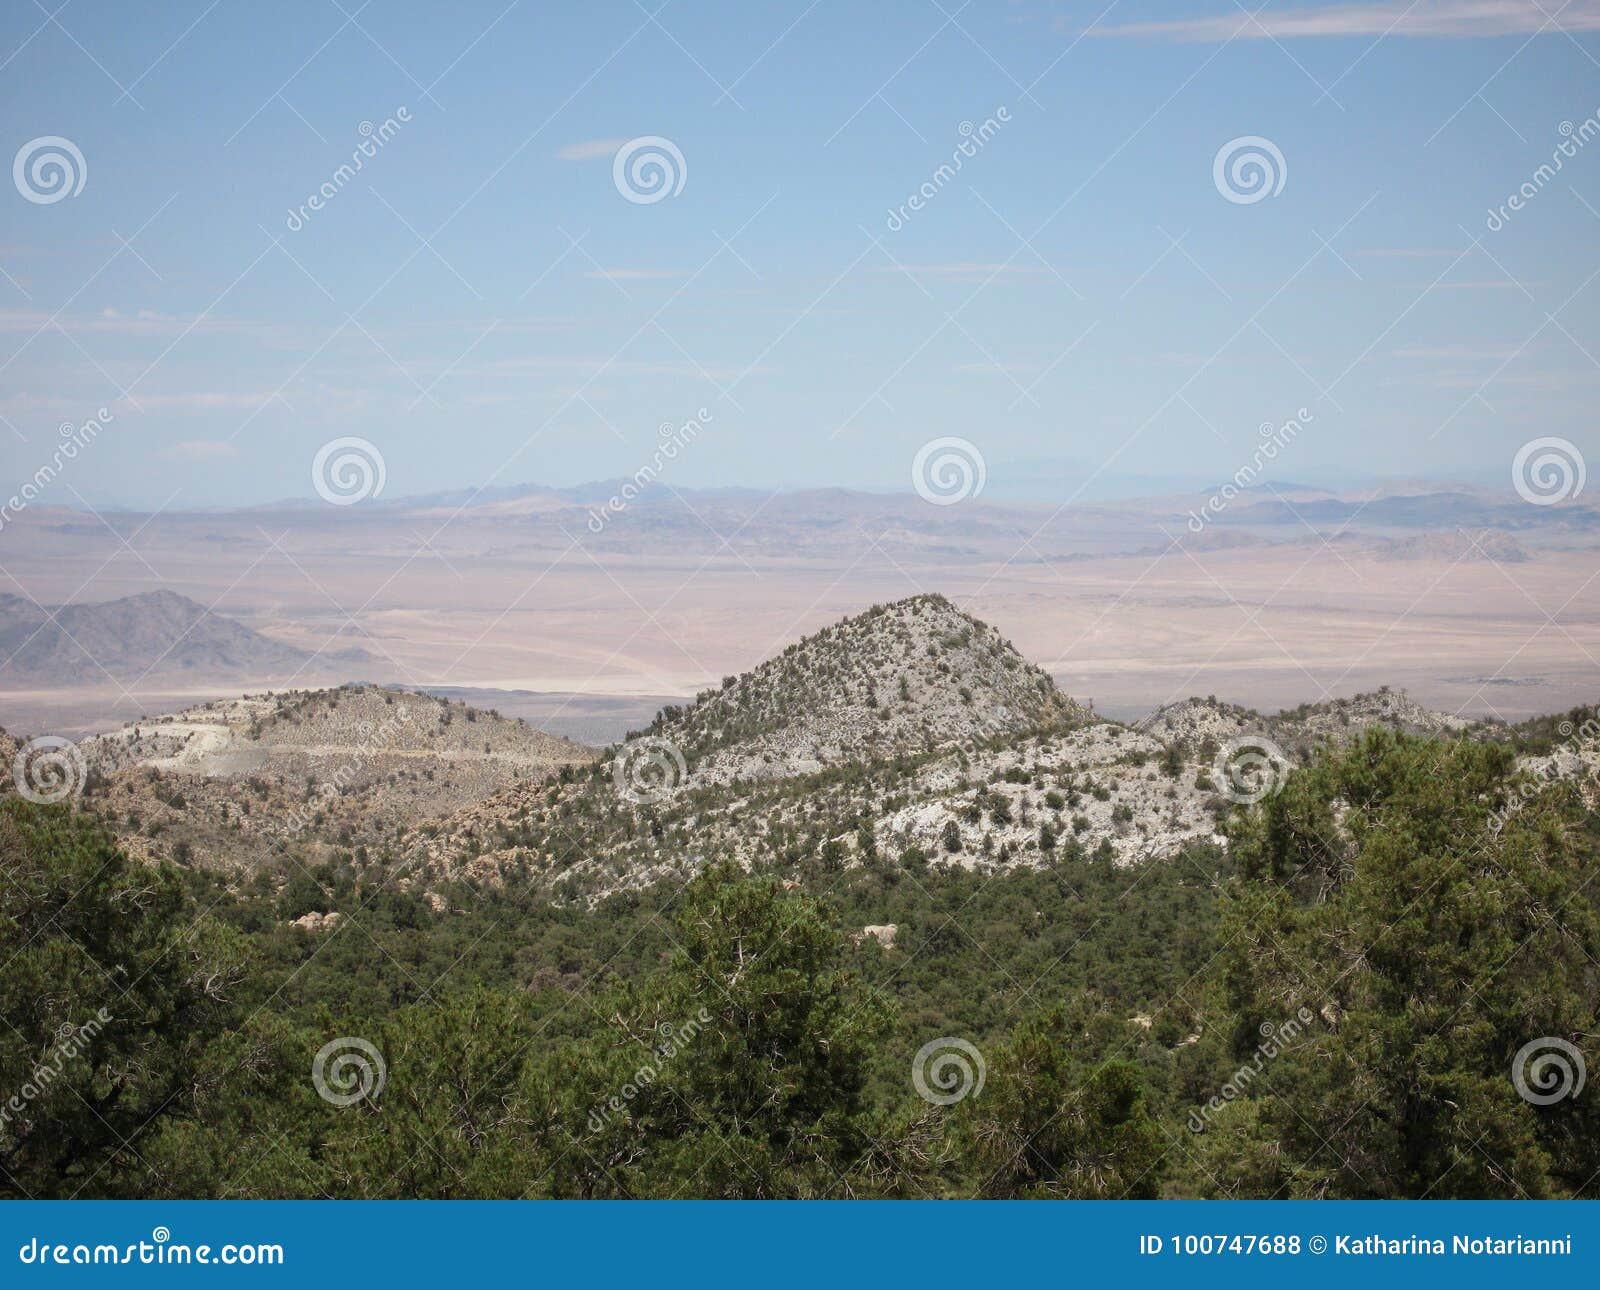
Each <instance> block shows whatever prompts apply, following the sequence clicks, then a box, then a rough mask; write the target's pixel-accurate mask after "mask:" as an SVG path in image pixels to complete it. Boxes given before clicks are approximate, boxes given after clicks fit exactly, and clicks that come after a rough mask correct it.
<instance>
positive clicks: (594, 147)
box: [556, 139, 628, 161]
mask: <svg viewBox="0 0 1600 1290" xmlns="http://www.w3.org/2000/svg"><path fill="white" fill-rule="evenodd" d="M627 142H628V141H627V140H626V139H583V140H581V141H580V142H578V143H569V144H568V145H567V146H566V147H565V148H561V149H558V150H557V152H556V156H558V157H560V158H561V160H562V161H598V160H599V159H600V158H602V157H614V156H616V155H617V149H618V148H620V147H622V145H623V144H625V143H627Z"/></svg>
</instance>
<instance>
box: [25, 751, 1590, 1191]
mask: <svg viewBox="0 0 1600 1290" xmlns="http://www.w3.org/2000/svg"><path fill="white" fill-rule="evenodd" d="M1514 762H1515V752H1514V750H1513V749H1512V748H1509V747H1506V746H1501V745H1496V744H1492V743H1486V742H1475V741H1472V740H1467V739H1462V740H1458V741H1454V742H1445V741H1438V740H1428V739H1414V738H1408V737H1406V736H1403V735H1400V734H1396V733H1393V732H1390V731H1386V730H1376V731H1372V732H1369V733H1368V734H1367V735H1365V736H1364V737H1363V738H1362V739H1361V740H1360V741H1359V742H1357V743H1355V744H1354V745H1352V746H1351V747H1349V748H1347V749H1345V750H1343V751H1338V752H1334V751H1324V752H1323V753H1321V754H1320V755H1319V756H1318V757H1317V758H1315V759H1314V760H1313V762H1312V763H1311V764H1310V765H1308V766H1305V767H1302V768H1299V769H1296V770H1295V771H1294V772H1293V773H1292V774H1291V775H1290V776H1289V778H1288V780H1287V782H1286V784H1285V785H1284V787H1283V788H1282V789H1281V791H1279V792H1277V793H1276V794H1275V795H1273V796H1271V797H1269V798H1267V799H1266V800H1265V801H1263V802H1262V803H1260V804H1259V805H1257V806H1255V807H1252V808H1250V809H1248V810H1245V809H1240V810H1238V811H1237V812H1236V813H1235V814H1234V815H1233V816H1232V817H1231V818H1230V819H1229V820H1228V821H1227V822H1226V824H1225V826H1224V827H1225V829H1226V831H1227V834H1228V838H1229V845H1228V846H1227V847H1226V848H1222V847H1206V848H1198V849H1190V850H1189V851H1187V852H1186V853H1184V854H1181V855H1177V856H1173V857H1168V858H1164V859H1160V860H1152V861H1150V862H1147V863H1145V864H1143V865H1139V866H1133V867H1114V866H1113V865H1112V864H1111V863H1110V861H1109V860H1108V859H1107V858H1106V857H1105V856H1104V855H1099V856H1096V855H1094V854H1086V853H1085V851H1084V850H1083V849H1082V848H1080V847H1079V846H1077V845H1076V844H1075V843H1074V842H1073V841H1072V839H1071V838H1070V837H1064V838H1062V839H1061V840H1060V841H1059V843H1057V842H1056V841H1055V839H1052V847H1051V849H1050V851H1049V859H1048V863H1047V864H1046V865H1045V866H1044V867H1041V868H1037V869H1033V868H1030V869H1016V870H1011V871H1008V872H1004V873H999V874H995V875H991V876H980V875H975V874H972V873H969V872H965V871H963V870H961V869H958V868H955V867H953V866H951V865H949V864H948V863H946V859H947V858H945V857H940V856H930V855H924V854H921V853H920V852H917V851H916V850H915V849H913V850H912V851H911V852H908V853H906V854H904V855H886V854H881V853H879V852H878V850H877V848H876V847H871V846H869V847H866V848H864V853H865V854H866V856H867V859H866V862H865V863H863V864H849V865H845V864H842V863H840V861H839V858H838V855H837V854H836V853H833V852H830V851H829V849H828V848H821V849H819V851H818V853H817V854H816V855H815V856H814V857H807V858H805V859H803V860H802V861H801V862H800V863H798V864H796V865H786V866H785V867H784V868H783V869H782V871H777V870H774V871H772V872H762V871H757V872H754V873H747V872H744V871H742V870H739V869H736V868H734V867H732V866H722V867H714V868H712V869H710V870H708V871H706V872H705V873H703V874H702V875H700V876H699V877H697V878H695V879H693V880H692V881H689V882H687V883H679V884H665V883H664V884H661V885H658V886H656V887H653V888H650V889H648V890H646V891H645V892H643V893H636V894H631V895H625V896H614V897H611V898H610V899H608V900H606V901H604V902H603V903H600V904H598V905H595V906H593V907H589V906H585V905H580V904H573V905H555V904H550V903H545V902H535V901H533V900H532V899H531V898H529V897H526V896H523V895H521V894H519V892H518V891H517V890H515V889H514V888H506V887H496V886H480V887H475V886H470V885H466V884H461V885H458V886H456V887H453V888H449V889H448V890H447V892H446V900H445V907H444V908H443V909H440V908H437V907H436V903H430V902H429V901H426V900H424V899H423V897H422V895H421V894H419V893H418V892H414V891H411V890H408V889H407V884H406V883H405V881H404V875H400V876H398V877H397V876H396V875H394V874H392V873H386V872H384V871H382V870H381V868H380V867H378V866H376V865H366V866H364V865H362V864H361V863H360V861H359V859H358V857H356V856H354V855H351V856H348V857H347V858H346V859H345V861H344V862H343V863H341V864H338V865H326V866H322V867H320V868H318V869H316V870H315V871H304V870H301V871H297V872H295V873H293V875H292V876H291V878H290V880H289V881H288V882H287V883H285V882H284V881H283V880H282V876H281V875H270V874H265V873H261V874H255V875H246V876H241V875H239V874H231V875H222V874H218V873H216V872H213V871H210V870H208V869H206V868H205V867H204V866H203V865H200V864H196V865H195V866H192V867H186V868H182V869H179V868H176V867H172V866H161V867H157V866H151V865H144V864H136V863H133V862H132V861H130V860H128V859H127V858H125V857H124V856H123V855H122V854H120V853H119V852H118V850H117V849H116V847H115V845H114V844H113V843H112V841H111V840H110V839H109V838H108V836H107V835H106V834H105V833H104V832H103V831H102V830H101V829H100V827H99V826H98V825H97V824H96V822H95V820H94V819H93V817H92V815H91V814H89V813H87V812H84V811H78V810H73V809H71V808H69V807H66V806H37V805H33V804H30V803H28V802H25V801H22V800H20V799H8V800H7V801H6V802H5V803H4V804H3V805H0V964H3V967H0V1019H3V1021H4V1023H5V1024H4V1027H3V1028H0V1098H4V1099H7V1100H5V1101H4V1102H3V1103H0V1193H3V1194H5V1195H7V1196H12V1197H17V1196H31V1197H144V1196H156V1197H212V1196H221V1197H321V1196H331V1197H478V1196H485V1197H489V1196H492V1197H558V1198H559V1197H673V1196H676V1197H692V1196H708V1197H920V1196H947V1197H956V1196H979V1197H1043V1198H1050V1197H1055V1198H1099V1197H1164V1196H1202V1197H1220V1196H1252V1197H1275V1196H1276V1197H1291V1196H1292V1197H1421V1196H1427V1197H1487V1196H1510V1197H1523V1196H1526V1197H1547V1196H1594V1195H1595V1194H1596V1193H1597V1191H1600V1096H1597V1095H1596V1094H1597V1092H1600V1090H1597V1089H1595V1088H1592V1087H1591V1088H1589V1089H1587V1090H1584V1089H1583V1088H1582V1087H1581V1084H1582V1080H1581V1076H1580V1072H1582V1070H1583V1069H1584V1060H1585V1059H1587V1060H1588V1063H1589V1064H1590V1065H1592V1064H1593V1061H1594V1059H1595V1058H1596V1056H1597V1055H1600V1043H1597V1034H1600V1023H1597V1019H1596V1018H1597V1009H1600V883H1596V882H1595V881H1594V879H1595V878H1596V877H1597V876H1600V867H1597V865H1600V826H1597V821H1596V817H1595V815H1594V813H1593V812H1592V811H1591V810H1589V809H1588V808H1587V807H1586V805H1585V803H1584V801H1583V798H1582V795H1581V793H1580V792H1579V790H1578V788H1577V787H1576V786H1575V785H1573V784H1571V783H1562V782H1556V783H1550V784H1544V783H1540V784H1538V785H1536V786H1530V785H1529V784H1528V783H1527V782H1526V779H1525V778H1519V777H1518V776H1517V774H1516V773H1515V771H1514ZM841 827H848V825H847V824H845V823H843V822H842V823H841ZM308 912H318V913H330V912H333V913H338V914H339V915H340V918H339V919H338V920H337V921H336V922H335V923H334V925H333V926H332V928H331V929H327V928H324V929H322V930H319V931H307V930H305V929H303V928H301V927H298V926H294V925H291V923H290V921H289V920H291V919H295V918H298V917H300V916H302V915H304V914H306V913H308ZM891 924H892V925H893V931H892V933H891V932H890V931H888V930H887V929H888V927H889V925H891ZM867 929H872V930H867ZM885 942H888V943H887V944H886V943H885ZM1541 1040H1545V1041H1550V1040H1557V1041H1560V1043H1559V1044H1558V1045H1556V1046H1555V1048H1554V1050H1553V1052H1554V1056H1553V1057H1551V1056H1550V1055H1549V1053H1548V1052H1546V1053H1544V1054H1543V1055H1539V1054H1535V1055H1534V1056H1533V1057H1532V1058H1531V1059H1528V1058H1526V1057H1525V1056H1524V1055H1525V1054H1526V1053H1527V1051H1528V1046H1529V1045H1530V1044H1532V1043H1533V1042H1534V1041H1541ZM1562 1045H1565V1047H1562ZM1569 1054H1576V1058H1577V1060H1576V1067H1575V1068H1573V1066H1572V1059H1571V1057H1570V1056H1569ZM1530 1061H1531V1064H1530ZM1519 1062H1520V1063H1522V1065H1520V1066H1519ZM1563 1062H1566V1063H1567V1065H1566V1066H1563V1065H1562V1063H1563ZM1563 1080H1564V1082H1563ZM1575 1085H1576V1091H1574V1086H1575Z"/></svg>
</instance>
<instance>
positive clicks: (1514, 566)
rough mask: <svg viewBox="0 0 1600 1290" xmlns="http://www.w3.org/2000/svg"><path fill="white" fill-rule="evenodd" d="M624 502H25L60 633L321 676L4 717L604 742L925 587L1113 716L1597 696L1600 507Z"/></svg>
mask: <svg viewBox="0 0 1600 1290" xmlns="http://www.w3.org/2000/svg"><path fill="white" fill-rule="evenodd" d="M607 491H608V490H607V489H604V488H598V487H597V488H593V489H589V490H565V491H555V490H544V489H536V488H528V489H518V490H510V495H509V496H506V495H501V496H497V497H495V498H493V499H489V498H487V497H481V498H474V497H472V496H471V495H470V494H464V495H462V496H460V497H446V498H431V499H411V500H405V501H398V502H381V501H380V502H375V503H369V504H365V505H362V506H358V507H350V508H339V507H331V506H320V505H306V504H286V505H284V506H280V507H267V508H258V509H251V510H241V511H229V512H178V511H168V512H164V513H160V514H157V515H153V516H152V515H141V514H125V513H116V514H106V515H104V516H97V515H92V514H84V513H79V512H75V511H66V510H62V509H48V508H35V509H33V510H31V511H29V512H27V513H25V514H24V515H22V516H20V517H19V518H18V520H17V521H16V522H15V523H13V524H12V525H10V526H8V531H7V535H6V557H7V558H6V562H5V563H6V575H7V583H8V585H7V586H6V587H5V588H4V590H5V591H7V592H8V593H10V594H12V595H14V596H17V597H20V598H22V599H24V600H26V601H29V602H32V604H34V605H37V606H43V607H46V608H47V609H51V610H52V612H53V607H54V606H59V605H86V604H90V603H93V602H100V601H110V600H114V599H117V598H120V597H125V596H130V595H136V594H139V593H144V592H151V591H157V590H163V591H172V592H177V593H179V594H181V595H183V596H186V597H189V598H191V599H192V600H194V601H196V602H198V603H199V604H200V605H201V606H204V607H206V608H207V609H209V610H210V611H211V612H212V613H213V614H215V615H218V616H222V617H225V618H227V619H231V620H234V621H236V622H238V623H240V624H242V625H244V626H246V627H248V628H251V629H254V630H255V631H257V632H260V633H261V634H262V635H264V636H265V637H267V638H269V639H270V640H272V641H276V642H282V643H284V644H286V645H290V646H294V647H297V648H298V649H299V650H302V651H305V653H306V655H307V656H308V657H305V658H304V659H303V660H302V661H301V662H300V663H297V664H296V665H295V666H294V667H293V668H286V667H284V666H275V667H273V668H271V669H267V670H264V671H263V672H262V673H261V674H258V675H252V674H248V673H247V672H240V671H239V670H237V669H235V670H232V671H229V672H227V673H226V674H219V673H217V672H216V671H215V670H213V671H210V672H207V671H205V670H201V671H199V672H196V671H194V670H192V669H191V670H189V671H185V670H184V669H182V668H175V667H174V666H173V661H174V657H175V656H176V653H177V652H175V654H174V656H173V657H166V658H156V659H152V660H150V661H149V662H148V663H147V664H145V665H142V666H140V667H137V668H134V669H132V670H131V671H127V672H123V673H119V674H112V673H110V672H107V673H104V674H100V675H90V676H87V677H85V678H82V679H80V680H77V681H75V682H73V683H71V684H55V683H51V682H49V681H48V679H46V680H44V681H41V680H40V678H39V677H37V676H33V677H30V678H19V677H15V676H12V677H8V676H7V674H6V672H5V671H4V670H0V725H4V726H6V727H8V728H11V729H14V730H24V731H28V730H44V729H49V730H55V731H60V732H63V733H74V732H82V731H87V730H97V729H105V728H108V727H110V726H113V725H118V724H121V723H123V722H126V721H129V720H132V719H134V718H135V717H138V716H140V715H142V714H146V713H155V712H161V711H167V710H170V709H172V708H175V707H178V706H181V705H182V704H185V703H188V702H192V701H193V700H195V699H197V698H210V697H221V696H225V695H230V694H237V693H239V692H241V691H247V690H255V689H263V688H268V687H273V686H277V687H286V686H291V685H295V686H304V685H308V684H313V683H315V684H328V683H333V682H340V681H346V680H374V681H382V682H396V683H403V684H406V685H410V686H418V687H429V688H434V687H438V688H443V689H448V690H450V691H451V692H452V693H455V694H456V695H457V697H462V696H464V695H465V694H466V693H467V692H469V691H470V692H471V693H472V695H473V697H474V700H475V701H476V702H480V703H482V704H484V705H485V706H497V707H498V708H499V709H500V710H501V711H504V712H506V713H508V714H512V715H521V716H526V717H528V718H529V719H531V720H534V721H536V722H538V723H540V724H542V725H546V726H547V727H548V728H550V729H552V730H555V731H557V732H559V733H563V734H568V735H571V736H572V737H575V738H579V739H582V740H585V741H587V742H595V743H599V742H606V741H607V740H609V739H614V738H617V737H619V736H620V735H621V734H622V733H623V732H624V731H625V730H627V729H628V728H630V727H632V726H635V725H641V724H643V723H644V722H645V721H647V720H648V718H649V716H650V714H651V713H653V712H654V711H655V710H656V708H657V707H658V706H660V704H661V703H663V702H666V701H671V700H673V699H676V698H681V697H683V696H689V695H693V694H694V693H695V692H697V691H698V690H700V689H702V688H704V687H706V686H708V685H713V684H715V683H716V682H717V681H719V680H720V679H721V678H722V677H723V676H725V675H728V674H731V673H736V672H739V671H741V670H743V669H746V668H748V667H750V666H752V665H753V664H755V663H756V662H757V661H759V660H761V659H763V658H766V657H768V656H769V655H771V654H772V653H774V652H776V651H777V650H780V649H782V648H783V646H784V645H785V644H786V643H787V642H789V641H791V640H793V639H795V638H796V637H798V636H800V635H802V634H804V633H807V632H810V631H813V630H815V629H817V628H819V627H821V626H823V625H825V624H827V623H830V622H833V621H836V620H838V619H839V618H841V617H843V616H845V615H847V614H852V613H856V612H859V611H860V610H862V609H863V608H865V607H866V606H868V605H870V604H872V603H874V602H879V601H887V600H891V599H895V598H898V597H903V596H907V595H911V594H914V593H917V592H922V591H937V592H942V593H944V594H945V595H947V596H949V597H950V598H951V599H952V600H954V601H955V602H956V603H957V604H959V605H960V606H961V607H962V608H964V609H966V610H968V611H969V612H971V613H973V614H975V615H977V616H979V617H980V618H983V619H985V620H987V621H989V622H992V623H994V624H995V625H996V626H997V627H998V628H999V629H1000V630H1001V631H1002V632H1003V633H1005V634H1006V635H1007V636H1008V637H1010V639H1011V640H1012V641H1013V642H1014V643H1015V644H1016V646H1017V648H1018V649H1019V650H1020V651H1021V652H1022V653H1023V654H1024V655H1025V656H1026V657H1027V658H1028V659H1029V660H1031V661H1033V662H1035V663H1037V664H1039V665H1040V666H1041V667H1043V668H1045V669H1046V670H1047V671H1048V672H1050V673H1051V674H1052V675H1053V676H1054V677H1055V679H1056V680H1057V682H1058V683H1059V685H1060V686H1061V687H1062V688H1063V689H1064V690H1065V691H1066V692H1067V693H1068V694H1071V695H1073V696H1077V697H1080V698H1083V699H1085V700H1088V701H1092V703H1093V704H1094V705H1095V707H1096V708H1097V709H1098V710H1099V711H1101V712H1102V713H1104V714H1106V715H1109V716H1113V717H1119V718H1129V717H1135V716H1139V715H1142V714H1144V713H1148V712H1150V711H1152V710H1154V709H1155V708H1157V707H1159V706H1160V705H1162V704H1164V703H1166V702H1169V701H1171V700H1173V699H1176V698H1180V697H1185V696H1188V695H1216V696H1217V697H1219V698H1222V699H1226V700H1229V701H1233V702H1238V703H1243V704H1247V705H1249V706H1252V707H1256V708H1260V709H1263V710H1270V709H1273V708H1278V707H1290V706H1294V705H1296V704H1300V703H1306V702H1316V701H1320V700H1322V699H1325V698H1329V697H1335V696H1346V695H1350V694H1354V693H1356V692H1359V691H1364V690H1371V689H1375V688H1377V687H1378V686H1381V685H1389V686H1393V687H1396V688H1404V689H1406V690H1407V691H1408V692H1409V693H1410V694H1411V695H1412V697H1413V698H1415V699H1417V700H1418V701H1419V702H1422V703H1424V704H1425V705H1427V706H1430V707H1434V708H1438V709H1442V710H1444V711H1447V712H1452V713H1461V714H1463V715H1469V716H1499V717H1505V718H1508V719H1515V718H1520V717H1524V716H1527V715H1530V714H1533V713H1540V712H1550V711H1555V710H1559V709H1563V708H1565V707H1567V706H1569V705H1572V704H1576V703H1580V702H1590V701H1593V700H1594V698H1595V697H1596V685H1595V677H1596V668H1597V660H1600V596H1596V595H1595V594H1593V589H1594V583H1595V580H1596V578H1597V577H1600V563H1597V559H1596V557H1597V554H1600V513H1597V512H1596V511H1595V510H1594V509H1593V508H1591V507H1590V506H1589V505H1588V504H1587V499H1582V500H1575V501H1572V502H1568V503H1563V504H1562V505H1559V506H1550V507H1541V506H1531V505H1529V504H1527V503H1525V502H1524V501H1522V500H1521V499H1519V498H1518V497H1517V496H1516V495H1515V494H1514V493H1512V492H1511V491H1510V490H1509V489H1508V490H1506V491H1505V493H1503V494H1501V493H1493V492H1489V491H1486V490H1479V489H1470V488H1465V487H1453V486H1449V485H1439V484H1428V485H1424V484H1411V485H1406V486H1402V487H1393V488H1389V489H1386V490H1374V491H1371V492H1368V493H1361V494H1333V493H1325V492H1320V491H1317V490H1309V489H1306V490H1289V491H1273V492H1267V491H1264V490H1258V491H1257V492H1256V493H1254V494H1253V495H1251V496H1248V497H1245V498H1241V499H1239V500H1237V501H1236V502H1234V504H1233V506H1232V507H1231V508H1230V509H1229V510H1228V511H1225V512H1224V513H1223V514H1222V515H1221V516H1220V517H1218V518H1217V519H1215V520H1211V519H1210V518H1209V517H1208V520H1207V522H1206V523H1204V524H1197V521H1194V520H1191V519H1190V518H1189V517H1190V516H1191V515H1192V514H1193V513H1194V511H1195V509H1196V508H1197V507H1199V506H1200V504H1201V503H1202V502H1203V501H1204V497H1203V496H1202V497H1190V496H1182V497H1164V498H1154V499H1142V500H1139V501H1130V502H1124V503H1116V504H1097V505H1086V504H1074V505H1069V506H1056V505H1049V504H1021V503H1007V504H999V503H990V502H986V501H984V500H982V499H977V500H974V501H970V502H968V503H966V504H965V505H963V506H960V507H953V508H948V509H946V508H940V507H936V506H930V505H928V504H927V503H926V502H924V501H923V500H922V499H920V498H917V497H915V496H910V495H906V496H895V495H879V494H866V493H854V492H845V491H820V492H797V493H779V494H769V493H762V492H756V491H745V490H738V491H726V492H719V491H706V492H692V493H677V492H671V491H668V490H657V491H655V492H652V493H649V494H647V495H646V496H645V497H643V498H640V499H639V500H637V501H635V502H634V503H633V504H632V505H631V506H629V507H627V508H625V509H624V510H622V511H621V512H620V513H616V514H609V513H602V512H600V511H597V510H596V509H594V507H595V505H596V503H597V501H598V499H599V498H600V497H601V496H602V495H603V494H604V493H605V492H607ZM1197 527H1198V530H1199V531H1196V528H1197ZM353 650H359V651H363V652H364V653H365V655H366V657H365V658H360V657H355V656H352V655H351V654H350V651H353ZM179 652H181V651H179ZM336 654H342V655H344V657H338V658H335V657H332V656H333V655H336Z"/></svg>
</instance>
